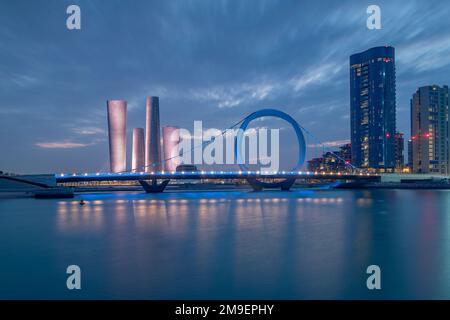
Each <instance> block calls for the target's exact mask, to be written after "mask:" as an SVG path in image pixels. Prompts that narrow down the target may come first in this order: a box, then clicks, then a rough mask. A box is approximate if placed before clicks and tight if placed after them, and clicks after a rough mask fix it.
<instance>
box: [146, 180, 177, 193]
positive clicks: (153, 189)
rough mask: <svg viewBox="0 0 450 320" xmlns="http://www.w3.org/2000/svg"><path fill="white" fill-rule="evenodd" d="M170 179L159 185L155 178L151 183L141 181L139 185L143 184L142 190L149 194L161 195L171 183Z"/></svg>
mask: <svg viewBox="0 0 450 320" xmlns="http://www.w3.org/2000/svg"><path fill="white" fill-rule="evenodd" d="M169 181H170V180H169V179H168V180H164V181H163V182H161V183H160V184H158V182H157V181H156V178H153V179H152V180H151V183H148V182H147V181H145V180H139V183H140V184H141V186H142V188H144V190H145V192H147V193H159V192H163V191H164V189H165V188H166V186H167V184H168V183H169Z"/></svg>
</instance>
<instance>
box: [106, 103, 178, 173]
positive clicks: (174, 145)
mask: <svg viewBox="0 0 450 320" xmlns="http://www.w3.org/2000/svg"><path fill="white" fill-rule="evenodd" d="M107 112H108V135H109V159H110V172H113V173H119V172H126V171H127V130H126V127H127V126H126V123H127V102H126V101H125V100H108V101H107ZM162 137H163V141H162V144H163V159H161V135H160V120H159V98H158V97H147V99H146V116H145V131H144V128H133V131H132V157H131V171H133V172H136V171H145V172H152V171H161V170H167V171H174V170H176V167H177V165H178V164H179V160H180V159H179V157H178V151H179V150H178V144H179V141H180V134H179V128H178V127H176V126H165V127H163V131H162Z"/></svg>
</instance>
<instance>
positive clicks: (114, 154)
mask: <svg viewBox="0 0 450 320" xmlns="http://www.w3.org/2000/svg"><path fill="white" fill-rule="evenodd" d="M106 105H107V111H108V136H109V163H110V171H111V172H121V171H126V167H127V137H126V129H127V127H126V123H127V102H126V101H125V100H108V101H107V103H106Z"/></svg>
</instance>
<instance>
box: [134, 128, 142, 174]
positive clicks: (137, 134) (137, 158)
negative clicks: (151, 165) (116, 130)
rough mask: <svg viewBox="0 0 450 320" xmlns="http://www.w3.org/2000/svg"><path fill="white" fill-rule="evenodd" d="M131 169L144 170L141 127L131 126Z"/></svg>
mask: <svg viewBox="0 0 450 320" xmlns="http://www.w3.org/2000/svg"><path fill="white" fill-rule="evenodd" d="M131 171H133V172H136V171H145V142H144V129H143V128H133V149H132V157H131Z"/></svg>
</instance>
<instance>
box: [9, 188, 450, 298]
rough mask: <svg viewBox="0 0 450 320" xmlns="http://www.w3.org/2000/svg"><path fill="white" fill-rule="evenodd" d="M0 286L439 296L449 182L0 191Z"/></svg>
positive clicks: (121, 294)
mask: <svg viewBox="0 0 450 320" xmlns="http://www.w3.org/2000/svg"><path fill="white" fill-rule="evenodd" d="M80 198H83V199H84V200H85V201H86V205H84V206H80V205H79V204H78V201H79V199H80ZM70 264H77V265H79V266H80V267H81V270H82V290H80V291H69V290H67V289H66V276H67V275H66V273H65V270H66V267H67V266H68V265H70ZM370 264H377V265H379V266H380V267H381V272H382V280H381V281H382V290H381V291H378V292H373V291H369V290H367V289H366V278H367V275H366V273H365V271H366V268H367V266H368V265H370ZM0 298H38V299H48V298H64V299H65V298H88V299H90V298H127V299H128V298H142V299H173V298H180V299H196V298H209V299H219V298H225V299H227V298H230V299H231V298H234V299H250V298H254V299H259V298H264V299H265V298H272V299H310V298H339V299H341V298H374V299H377V298H447V299H448V298H450V191H414V190H412V191H409V190H386V191H383V190H376V191H350V190H349V191H344V190H343V191H331V190H329V191H326V190H325V191H293V192H281V191H280V192H261V193H254V192H242V191H239V192H196V193H182V192H179V193H163V194H158V195H147V194H140V193H114V194H85V195H83V196H80V197H78V198H77V200H74V201H72V200H34V199H0Z"/></svg>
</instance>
